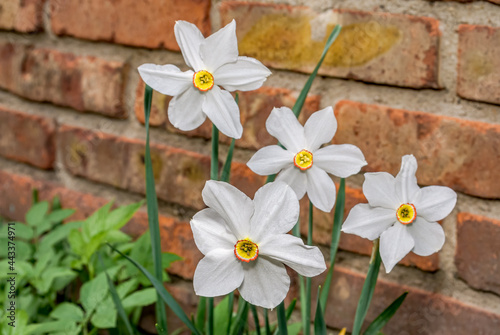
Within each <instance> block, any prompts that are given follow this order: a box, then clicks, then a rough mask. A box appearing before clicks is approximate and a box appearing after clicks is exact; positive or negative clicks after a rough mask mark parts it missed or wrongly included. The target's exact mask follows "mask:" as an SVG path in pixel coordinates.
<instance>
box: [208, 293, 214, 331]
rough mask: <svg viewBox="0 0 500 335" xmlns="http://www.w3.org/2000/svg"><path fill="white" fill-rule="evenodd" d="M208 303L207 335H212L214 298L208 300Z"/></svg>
mask: <svg viewBox="0 0 500 335" xmlns="http://www.w3.org/2000/svg"><path fill="white" fill-rule="evenodd" d="M207 303H208V327H207V334H208V335H212V334H213V333H214V298H212V297H210V298H208V299H207Z"/></svg>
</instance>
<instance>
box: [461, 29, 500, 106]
mask: <svg viewBox="0 0 500 335" xmlns="http://www.w3.org/2000/svg"><path fill="white" fill-rule="evenodd" d="M458 36H459V39H458V41H459V42H458V75H457V93H458V95H460V96H461V97H463V98H466V99H472V100H478V101H485V102H491V103H494V104H500V73H499V71H498V68H500V28H493V27H488V26H475V25H468V24H462V25H460V27H459V28H458Z"/></svg>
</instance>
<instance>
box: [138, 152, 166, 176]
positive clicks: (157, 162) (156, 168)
mask: <svg viewBox="0 0 500 335" xmlns="http://www.w3.org/2000/svg"><path fill="white" fill-rule="evenodd" d="M145 159H146V158H145V152H142V153H139V154H138V160H139V162H140V164H139V165H140V171H141V172H142V173H141V175H143V176H145V175H146V174H145V171H146V170H145V169H146V165H145V162H146V160H145ZM151 166H152V168H153V176H154V178H155V179H157V180H158V179H159V178H160V174H161V169H162V168H163V161H162V160H161V157H160V155H159V154H158V153H157V152H154V151H151Z"/></svg>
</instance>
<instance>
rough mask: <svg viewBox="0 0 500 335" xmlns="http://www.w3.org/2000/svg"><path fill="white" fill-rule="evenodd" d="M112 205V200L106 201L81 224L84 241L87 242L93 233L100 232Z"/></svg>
mask: <svg viewBox="0 0 500 335" xmlns="http://www.w3.org/2000/svg"><path fill="white" fill-rule="evenodd" d="M112 205H113V202H109V203H107V204H106V205H104V206H102V207H101V208H99V209H98V210H96V211H95V212H94V213H93V214H92V215H91V216H89V217H88V218H87V220H85V222H84V223H83V225H82V235H83V236H82V237H83V240H84V241H85V242H89V241H90V239H91V238H92V237H93V236H94V235H97V234H99V233H100V232H102V228H101V226H102V225H103V224H104V221H105V220H106V217H107V216H108V214H109V210H110V209H111V206H112Z"/></svg>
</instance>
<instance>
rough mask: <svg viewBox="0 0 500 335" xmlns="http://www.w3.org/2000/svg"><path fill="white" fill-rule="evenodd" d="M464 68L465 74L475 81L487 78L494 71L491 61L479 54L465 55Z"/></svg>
mask: <svg viewBox="0 0 500 335" xmlns="http://www.w3.org/2000/svg"><path fill="white" fill-rule="evenodd" d="M464 66H465V68H464V70H465V72H466V73H467V74H468V75H469V76H471V77H473V78H475V79H477V78H481V77H484V76H487V75H489V74H491V73H492V72H494V71H495V69H494V66H493V64H492V63H491V60H490V59H488V57H486V56H485V55H483V54H482V53H479V52H474V53H471V54H470V55H467V57H466V58H465V64H464Z"/></svg>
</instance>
